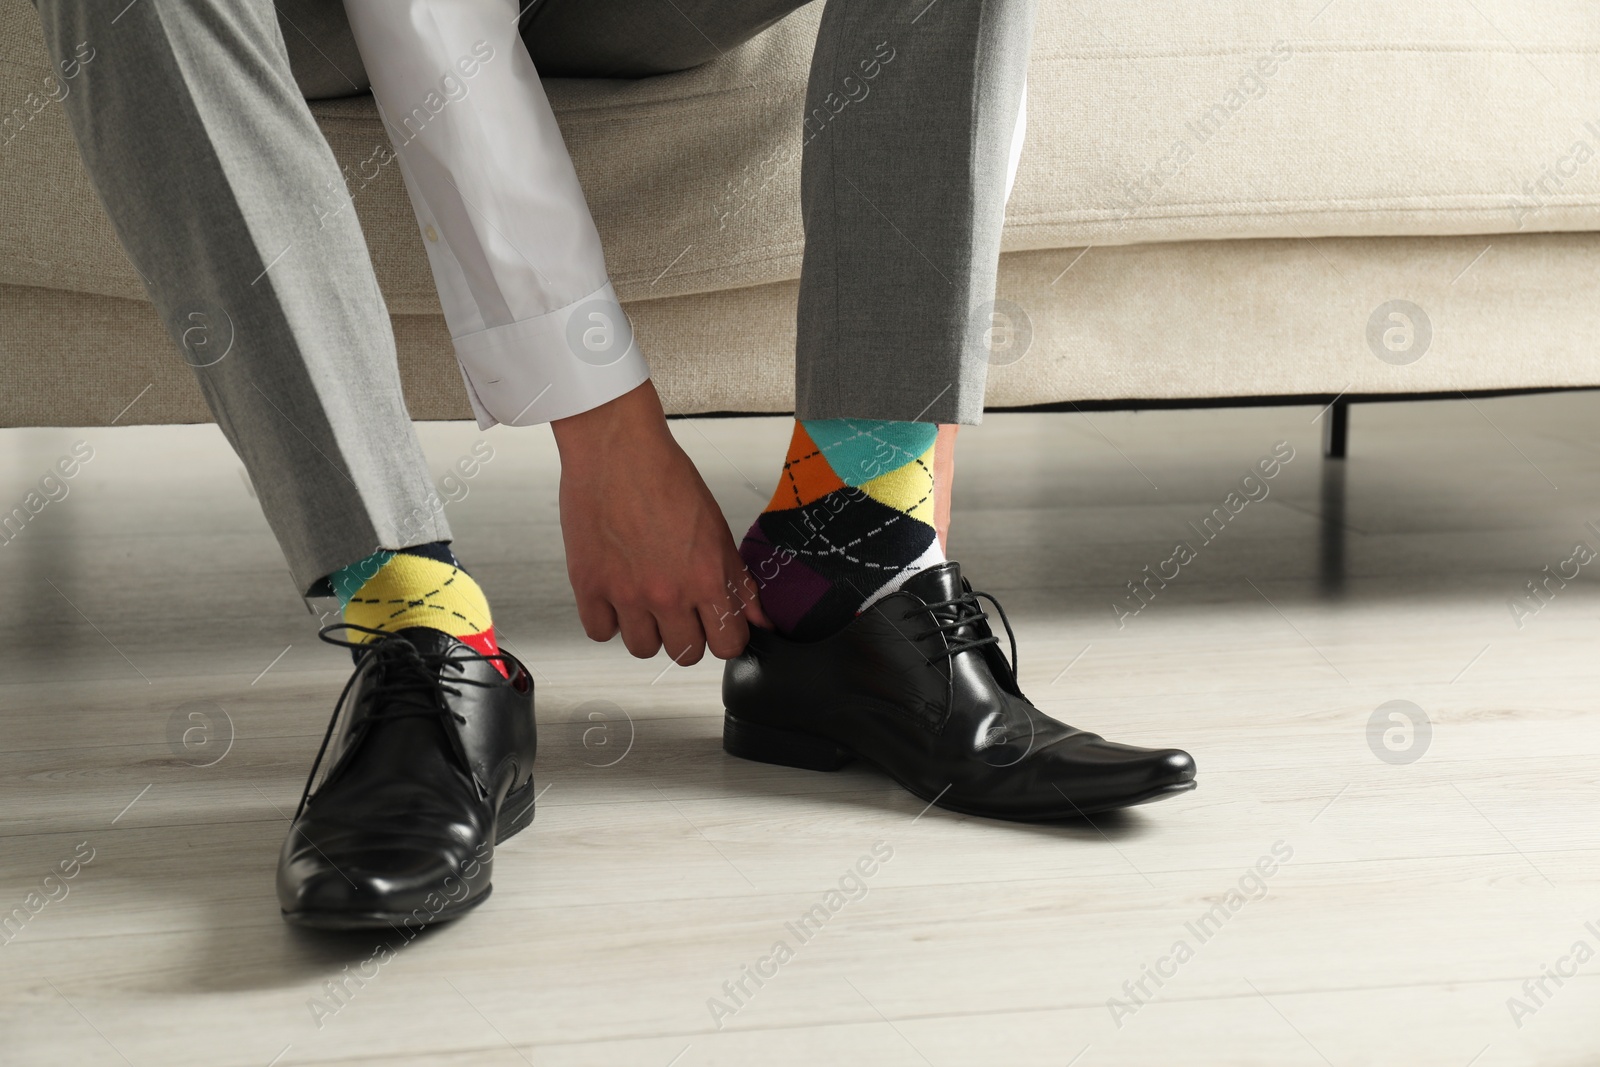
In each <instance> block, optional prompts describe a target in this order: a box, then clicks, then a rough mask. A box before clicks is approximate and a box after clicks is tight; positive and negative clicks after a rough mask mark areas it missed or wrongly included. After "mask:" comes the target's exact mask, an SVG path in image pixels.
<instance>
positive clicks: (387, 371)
mask: <svg viewBox="0 0 1600 1067" xmlns="http://www.w3.org/2000/svg"><path fill="white" fill-rule="evenodd" d="M804 2H806V0H539V2H538V3H536V4H533V5H531V6H529V5H525V6H526V7H527V8H528V9H527V10H526V11H525V13H524V16H523V21H522V36H523V40H524V41H525V42H526V43H527V45H528V48H529V51H530V53H531V54H532V56H533V59H534V63H535V64H536V66H537V67H538V68H539V70H540V72H541V73H543V74H545V75H546V76H582V77H630V78H631V77H644V76H649V75H652V74H659V73H665V72H669V71H676V70H683V69H686V68H688V67H692V66H696V65H698V64H700V63H704V62H708V61H710V60H713V59H715V58H716V57H717V56H718V55H719V54H721V53H722V52H724V51H726V50H727V49H729V48H732V47H734V46H736V45H738V44H739V43H741V42H743V41H745V40H748V39H749V38H750V37H753V36H754V35H755V34H756V33H758V32H760V31H761V30H762V29H765V28H766V27H767V26H770V25H771V24H772V23H774V22H776V21H778V20H779V19H781V18H783V17H784V16H785V15H787V14H788V13H790V12H791V11H793V10H794V9H796V8H798V7H800V6H802V4H803V3H804ZM38 7H39V11H40V14H41V17H42V20H43V23H44V28H45V37H46V40H47V41H48V42H49V45H50V49H51V51H52V54H53V58H54V59H55V60H57V61H58V62H59V61H61V60H64V59H67V58H69V57H70V56H71V54H72V52H73V50H74V48H75V47H77V46H78V45H79V44H80V43H82V42H88V44H89V45H90V46H91V47H93V48H94V49H95V50H96V58H95V61H94V63H93V64H91V65H88V66H85V67H84V69H83V75H82V78H83V79H84V80H82V81H80V82H79V85H80V86H81V89H80V91H79V92H75V93H73V94H71V95H70V96H68V97H67V99H66V107H67V109H68V114H69V118H70V120H71V123H72V127H73V132H74V135H75V136H76V138H77V141H78V146H79V150H80V152H81V154H82V156H83V161H84V165H85V167H86V168H87V170H88V173H89V176H90V179H91V181H92V182H93V184H94V186H95V189H96V191H97V192H98V193H99V195H100V198H101V200H102V202H103V203H104V204H105V207H106V211H107V213H108V215H109V216H110V218H111V221H112V223H113V225H114V226H115V227H116V230H117V234H118V237H119V238H120V239H121V241H122V244H123V246H124V248H125V249H126V250H127V252H128V256H129V258H130V259H131V260H132V262H133V264H134V266H135V267H136V268H137V269H138V271H139V272H140V274H141V275H142V276H143V277H144V279H145V282H146V285H147V287H148V289H149V292H150V296H151V299H152V300H153V302H154V304H155V306H156V308H157V310H158V311H159V313H160V314H161V316H162V319H163V321H164V322H165V323H166V325H167V329H168V331H169V332H170V333H171V335H172V337H173V340H174V342H175V343H176V345H177V347H178V349H179V351H180V352H181V353H182V355H183V358H184V359H185V360H186V361H187V362H189V363H190V365H191V366H192V367H193V368H194V372H195V374H196V377H197V378H198V380H199V382H200V384H201V388H202V389H203V390H204V392H205V396H206V399H207V402H208V403H209V404H210V406H211V410H212V412H213V413H214V414H215V416H216V419H217V422H218V424H219V425H220V426H221V428H222V431H223V433H224V434H226V435H227V437H228V440H229V441H230V443H231V444H232V445H233V447H234V448H235V450H236V451H237V452H238V453H239V456H240V458H241V459H242V460H243V461H244V464H245V467H246V469H247V470H248V472H249V474H250V476H251V479H252V481H253V482H254V484H255V486H256V490H257V493H258V495H259V497H260V499H261V504H262V509H263V510H264V511H265V513H266V515H267V519H268V522H269V523H270V524H271V526H272V529H273V532H274V534H276V536H277V538H278V541H279V543H280V545H281V546H282V548H283V551H284V555H285V556H286V557H287V559H288V561H289V566H290V570H291V571H292V573H293V575H294V577H295V579H296V581H297V582H298V583H299V585H300V587H301V588H302V589H305V590H307V591H308V592H319V591H322V590H323V584H322V579H323V577H324V576H325V575H327V574H329V573H330V572H332V571H334V570H336V569H338V568H339V567H342V566H345V565H347V564H349V563H352V562H355V561H357V560H359V559H362V558H364V557H366V556H367V555H370V554H371V553H372V552H373V551H375V550H377V549H378V548H401V547H405V546H407V545H413V544H421V543H426V542H429V541H437V540H448V539H449V538H450V531H449V528H448V526H447V525H446V523H445V521H444V517H443V515H442V514H441V509H442V503H441V502H440V500H439V498H438V495H437V494H436V493H435V491H434V490H433V487H432V483H431V481H430V479H429V477H428V473H427V469H426V466H425V462H424V458H423V454H422V450H421V448H420V446H419V444H418V442H417V439H416V435H415V432H414V431H413V429H412V427H411V422H410V418H409V415H408V414H407V412H406V408H405V403H404V400H403V398H402V396H401V393H400V384H399V377H398V373H397V370H396V365H395V352H394V339H393V335H392V333H391V331H390V325H389V320H388V315H387V312H386V309H385V306H384V302H383V297H382V294H381V293H380V292H379V291H378V286H377V283H376V281H375V279H374V277H373V273H372V267H371V264H370V262H369V260H368V258H367V251H366V245H365V242H364V241H363V239H362V236H361V232H360V228H359V224H358V222H357V221H356V217H355V213H354V212H342V213H340V214H339V215H337V216H332V217H330V218H327V219H320V218H319V217H318V214H317V213H316V212H315V211H314V210H313V209H312V208H313V205H314V204H315V203H316V199H315V196H316V193H317V192H318V191H320V190H323V189H326V188H328V187H329V183H330V182H339V181H342V177H341V175H340V172H339V168H338V165H337V164H336V163H335V162H334V159H333V156H332V153H331V152H330V151H329V149H328V147H327V144H326V143H325V142H324V141H323V139H322V136H321V134H320V132H319V131H318V129H317V126H316V124H315V122H314V121H313V120H312V117H311V114H310V112H309V110H308V109H307V107H306V104H305V98H306V97H312V98H316V97H325V96H341V95H350V94H353V93H357V92H361V91H364V90H365V89H366V83H365V72H364V70H363V68H362V65H361V62H360V57H359V54H358V53H357V52H356V49H355V46H354V42H353V39H352V38H351V36H350V33H349V29H348V26H347V25H346V24H345V20H344V14H343V9H342V7H341V6H340V4H339V3H337V2H336V0H280V2H279V3H278V4H277V5H274V4H273V3H272V2H271V0H231V2H229V3H227V4H218V3H214V2H210V0H137V2H135V3H132V4H128V5H124V4H123V3H112V4H103V3H89V2H71V0H38ZM1033 10H1034V0H932V2H931V3H930V2H929V0H909V2H908V0H826V7H825V8H824V11H823V17H822V24H821V29H820V31H819V34H818V38H817V43H816V48H815V51H814V53H813V56H812V64H811V76H810V84H809V89H808V92H807V101H806V108H807V117H806V120H805V149H804V156H803V162H802V176H801V203H802V213H803V217H804V223H805V233H806V249H805V258H804V263H803V267H802V273H801V281H800V298H799V309H798V321H797V327H798V342H797V350H796V354H795V358H796V397H795V404H796V414H797V415H798V416H799V417H801V418H808V419H820V418H848V417H859V418H881V419H901V420H919V421H927V422H941V423H945V422H969V423H970V422H977V421H978V419H979V418H980V417H981V415H982V410H983V390H984V381H985V377H986V371H987V347H986V345H985V341H984V337H985V332H986V331H987V329H988V327H989V324H990V318H989V302H990V301H991V300H992V299H993V296H994V282H995V270H996V267H997V264H998V259H999V251H1000V228H1001V222H1002V218H1003V214H1004V207H1005V184H1006V171H1007V161H1008V153H1009V149H1010V141H1011V135H1012V131H1013V129H1014V126H1015V121H1016V116H1017V109H1018V107H1019V106H1020V102H1021V93H1022V86H1023V82H1024V79H1025V76H1026V71H1027V59H1028V50H1029V45H1030V43H1031V38H1032V27H1033ZM280 20H281V26H280ZM886 56H892V58H891V59H888V60H887V61H886V60H885V57H886ZM869 70H870V71H872V72H873V74H872V77H871V78H870V82H871V85H870V92H866V93H865V94H863V92H862V89H861V86H862V83H863V81H864V80H867V79H866V78H865V77H864V76H865V75H866V73H867V72H868V71H869Z"/></svg>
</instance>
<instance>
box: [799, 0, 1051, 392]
mask: <svg viewBox="0 0 1600 1067" xmlns="http://www.w3.org/2000/svg"><path fill="white" fill-rule="evenodd" d="M1033 11H1034V4H1033V0H934V2H932V3H930V2H929V0H828V5H827V7H826V8H825V9H824V11H823V15H822V28H821V30H820V32H819V33H818V36H817V47H816V52H815V53H814V55H813V56H812V61H811V80H810V84H809V87H808V89H807V92H806V147H805V158H804V162H803V165H802V170H801V193H800V202H801V210H802V213H803V215H804V218H805V228H806V251H805V260H804V266H803V268H802V270H801V274H800V309H799V324H798V325H799V332H798V342H797V350H796V353H795V411H796V414H797V415H798V416H799V417H800V418H804V419H832V418H847V417H859V418H880V419H899V420H906V421H922V422H946V423H948V422H965V423H975V422H978V421H979V420H980V419H981V418H982V417H983V391H984V384H985V381H986V380H987V377H988V369H989V365H988V348H987V346H986V344H985V340H984V338H985V334H986V331H987V330H988V328H989V326H990V323H991V318H990V314H989V313H990V308H991V302H992V301H993V300H994V286H995V271H996V270H997V268H998V266H999V259H1000V227H1001V223H1002V221H1003V220H1004V216H1005V198H1006V170H1007V163H1008V161H1009V158H1010V156H1009V153H1010V149H1011V137H1012V133H1013V131H1014V129H1015V127H1016V120H1017V109H1018V107H1019V106H1020V105H1021V101H1022V87H1023V83H1024V81H1025V80H1026V77H1027V70H1028V49H1029V45H1030V44H1031V42H1032V39H1033ZM869 73H874V76H873V77H871V78H870V79H869V78H868V77H867V75H868V74H869Z"/></svg>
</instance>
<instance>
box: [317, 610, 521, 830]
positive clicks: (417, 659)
mask: <svg viewBox="0 0 1600 1067" xmlns="http://www.w3.org/2000/svg"><path fill="white" fill-rule="evenodd" d="M337 630H346V631H349V630H354V631H357V632H358V633H363V634H368V635H371V636H373V637H377V638H379V640H377V641H372V642H363V641H350V640H345V639H343V638H339V637H334V636H331V635H332V634H333V633H334V631H337ZM317 636H318V637H319V638H321V639H322V640H323V641H325V642H327V643H328V644H330V645H337V646H339V647H340V648H348V649H351V650H353V651H357V652H359V653H360V655H359V657H358V658H357V659H356V667H355V670H354V671H353V672H352V673H351V675H350V680H349V681H347V682H345V684H344V689H343V690H342V691H341V692H340V693H339V699H338V700H337V701H335V702H334V705H333V714H332V715H331V716H329V718H328V728H327V730H325V731H324V732H323V734H322V745H321V747H319V748H318V749H317V758H316V759H315V760H313V761H312V763H311V773H310V774H308V775H306V787H305V789H304V790H303V791H302V792H301V793H300V806H299V807H297V808H296V809H295V812H294V817H295V821H297V822H298V821H299V819H300V816H301V815H302V814H303V813H304V812H305V810H306V804H307V803H308V802H309V801H310V800H311V786H312V783H313V782H315V781H316V778H317V770H318V768H320V767H321V766H322V759H323V756H325V755H326V754H327V751H328V745H329V743H330V742H331V741H332V740H333V732H334V727H335V726H337V725H338V722H339V715H340V713H341V712H342V711H343V710H344V706H345V702H346V700H348V699H349V697H350V691H351V689H352V688H354V686H355V684H356V679H357V678H360V677H361V676H362V669H363V668H364V667H366V666H368V664H371V667H372V671H373V673H374V675H375V676H376V678H377V681H376V683H375V684H374V685H373V686H372V688H370V689H368V690H367V692H366V694H365V696H364V700H365V702H366V705H367V714H366V715H365V716H363V717H362V718H361V719H360V720H359V721H358V722H357V723H356V725H355V727H354V729H355V730H357V731H362V732H365V731H366V730H367V729H368V728H370V727H371V725H372V724H373V723H374V722H378V721H380V720H382V721H389V720H392V719H406V718H434V717H437V718H441V719H445V720H454V721H455V722H457V723H462V724H464V723H465V722H466V721H467V720H466V717H465V716H463V715H461V714H459V713H457V712H455V711H453V710H451V708H450V705H448V704H447V703H445V699H444V698H445V697H446V696H460V695H461V690H460V689H457V688H456V687H455V686H456V685H471V686H476V687H478V688H480V689H500V688H504V687H507V686H510V685H512V684H514V683H513V679H512V677H507V678H505V679H504V680H501V679H495V680H492V681H486V682H484V681H478V680H477V679H474V678H468V677H466V675H465V673H464V671H463V668H464V666H465V665H466V664H468V663H479V662H483V663H487V662H495V663H498V664H499V665H500V666H502V667H504V668H505V673H506V674H507V675H512V676H513V677H514V673H513V671H512V669H511V664H510V663H509V662H507V658H506V656H505V655H504V654H503V653H495V654H493V655H485V654H483V653H480V652H473V651H471V650H470V649H469V648H468V647H467V646H466V645H462V644H457V645H455V646H454V647H452V648H451V649H450V650H449V651H447V652H423V651H422V650H421V649H419V648H417V646H416V645H414V644H412V643H411V642H410V641H408V640H406V638H405V637H403V636H401V635H399V634H396V633H394V632H392V631H389V630H375V629H373V628H372V627H370V626H358V625H356V624H355V623H348V622H337V623H334V624H333V625H331V626H324V627H323V628H322V629H320V630H318V631H317ZM447 669H448V670H452V671H453V672H455V674H457V675H459V677H456V678H454V679H452V681H453V682H454V683H455V684H454V685H452V684H449V683H447V682H445V680H444V679H443V677H441V674H442V672H443V671H445V670H447ZM445 734H446V735H447V736H448V737H449V738H450V747H451V748H452V750H453V751H454V752H455V754H456V758H457V759H459V760H460V761H461V766H462V767H463V768H465V769H466V771H467V773H468V775H469V776H470V777H471V778H472V780H473V782H474V783H475V784H476V785H477V787H478V789H479V791H480V792H481V791H483V790H484V786H483V783H482V782H479V781H478V776H477V775H476V774H474V773H473V772H472V761H471V760H470V759H469V758H468V756H467V752H466V749H465V748H464V747H463V746H462V744H461V735H460V734H458V733H457V732H456V731H454V730H446V731H445Z"/></svg>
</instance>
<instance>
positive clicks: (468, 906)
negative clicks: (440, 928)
mask: <svg viewBox="0 0 1600 1067" xmlns="http://www.w3.org/2000/svg"><path fill="white" fill-rule="evenodd" d="M536 796H537V794H536V793H535V792H534V791H533V779H532V778H529V779H528V783H527V784H526V785H524V786H521V787H519V788H517V789H513V790H512V791H511V792H510V793H508V794H506V799H505V800H504V801H503V802H502V803H501V805H500V815H499V817H498V818H497V819H495V823H494V843H495V844H496V845H498V844H500V843H501V842H502V841H507V840H510V839H511V838H513V837H515V836H516V835H517V834H519V833H521V832H522V831H523V830H526V829H527V828H528V827H529V826H531V825H532V824H533V810H534V808H533V804H534V799H535V797H536ZM493 891H494V886H493V885H492V884H490V885H486V886H484V887H483V892H481V893H479V894H478V895H477V896H475V897H469V898H468V899H466V900H463V901H460V902H459V903H452V904H448V905H446V906H445V907H443V908H441V909H439V911H437V912H435V913H433V914H432V915H430V916H428V921H427V922H425V923H423V924H422V925H421V926H418V927H415V929H417V930H424V929H426V928H427V927H429V926H431V925H432V924H434V923H441V922H450V921H451V920H454V919H459V918H461V917H462V916H463V915H465V914H466V913H467V912H469V911H471V910H472V909H474V908H476V907H477V906H478V905H479V904H482V903H483V902H484V901H485V900H488V899H489V894H490V893H492V892H493ZM281 914H282V915H283V919H284V921H285V922H287V923H290V924H292V925H294V926H301V927H305V928H306V929H308V930H373V929H384V928H388V929H391V930H398V929H399V928H400V925H402V924H405V923H408V922H414V921H415V920H416V912H415V911H340V912H326V911H285V912H282V913H281Z"/></svg>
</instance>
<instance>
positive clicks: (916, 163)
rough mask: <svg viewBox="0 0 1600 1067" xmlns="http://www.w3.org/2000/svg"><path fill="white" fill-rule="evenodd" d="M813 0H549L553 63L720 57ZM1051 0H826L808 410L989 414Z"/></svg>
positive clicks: (543, 67) (656, 68)
mask: <svg viewBox="0 0 1600 1067" xmlns="http://www.w3.org/2000/svg"><path fill="white" fill-rule="evenodd" d="M803 3H804V0H539V3H538V4H537V5H536V6H534V7H533V8H532V9H531V10H530V11H528V13H527V14H526V16H525V18H524V22H523V38H524V39H525V40H526V41H527V43H528V48H529V51H530V52H531V53H532V55H533V59H534V63H535V64H536V65H537V66H538V67H539V69H540V71H542V72H544V73H546V74H563V75H580V76H588V77H612V76H618V75H621V76H633V77H636V76H639V75H644V74H654V73H662V72H665V71H670V70H681V69H684V68H685V67H690V66H694V65H696V64H699V63H704V62H707V61H708V60H712V59H715V58H716V57H717V56H718V55H719V54H720V53H721V52H723V51H725V50H727V49H728V48H731V47H733V46H734V45H737V44H739V43H740V42H741V41H744V40H747V39H748V38H750V37H751V36H753V35H754V34H755V33H757V32H758V31H759V30H761V29H763V28H765V27H766V26H768V25H770V24H771V23H773V22H775V21H776V20H777V19H779V18H781V17H783V15H785V14H787V13H788V12H789V11H792V10H794V9H795V8H798V7H800V6H802V4H803ZM1033 19H1034V0H932V2H930V0H827V6H826V8H825V9H824V11H823V15H822V25H821V28H820V30H819V31H818V35H817V44H816V50H815V52H814V53H813V55H812V62H811V80H810V86H809V89H808V91H807V94H806V119H805V131H804V137H805V154H804V161H803V163H802V171H801V207H802V211H803V215H804V219H805V230H806V250H805V260H804V265H803V267H802V269H801V275H800V305H799V318H798V323H797V325H798V342H797V345H796V352H795V413H796V414H797V415H798V416H799V417H801V418H806V419H826V418H847V417H858V418H880V419H899V420H906V421H919V420H920V421H923V422H969V423H970V422H977V421H979V419H980V418H981V417H982V415H983V390H984V383H985V380H986V378H987V376H988V348H987V346H986V344H985V334H986V331H987V330H988V328H989V326H990V324H991V321H992V320H991V318H990V314H989V312H990V308H991V302H992V301H993V299H994V284H995V271H996V269H997V267H998V265H999V257H1000V227H1001V223H1002V221H1003V219H1004V215H1005V197H1006V172H1007V163H1008V161H1009V156H1010V150H1011V138H1012V134H1013V132H1014V131H1015V129H1016V121H1017V110H1018V108H1019V107H1020V105H1021V101H1022V87H1023V83H1024V81H1025V80H1026V77H1027V68H1028V49H1029V46H1030V44H1031V43H1032V40H1033Z"/></svg>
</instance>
